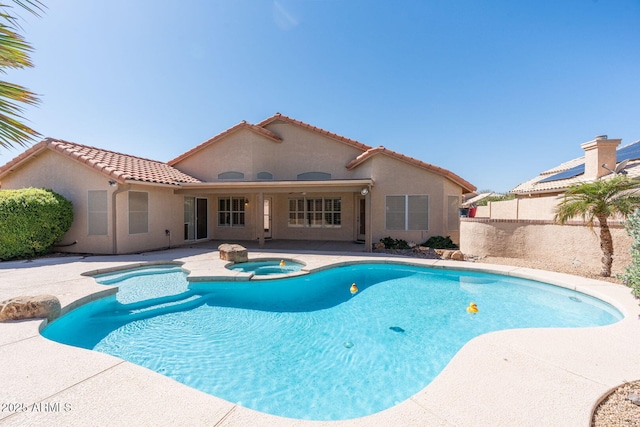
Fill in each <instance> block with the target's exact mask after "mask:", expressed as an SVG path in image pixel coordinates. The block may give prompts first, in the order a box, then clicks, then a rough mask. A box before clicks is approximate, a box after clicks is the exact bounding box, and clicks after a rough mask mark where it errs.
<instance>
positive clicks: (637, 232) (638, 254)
mask: <svg viewBox="0 0 640 427" xmlns="http://www.w3.org/2000/svg"><path fill="white" fill-rule="evenodd" d="M625 227H626V229H627V233H628V234H629V236H631V237H633V243H632V244H631V265H629V266H627V267H626V268H625V273H624V274H622V275H621V276H620V278H621V279H622V281H623V282H624V284H625V285H627V286H629V287H630V288H631V293H632V294H633V295H634V296H635V297H636V298H640V211H635V212H634V213H633V214H631V215H629V216H628V217H627V221H626V222H625Z"/></svg>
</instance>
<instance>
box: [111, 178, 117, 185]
mask: <svg viewBox="0 0 640 427" xmlns="http://www.w3.org/2000/svg"><path fill="white" fill-rule="evenodd" d="M116 184H117V183H116V182H115V181H114V180H113V179H110V180H109V187H115V186H116Z"/></svg>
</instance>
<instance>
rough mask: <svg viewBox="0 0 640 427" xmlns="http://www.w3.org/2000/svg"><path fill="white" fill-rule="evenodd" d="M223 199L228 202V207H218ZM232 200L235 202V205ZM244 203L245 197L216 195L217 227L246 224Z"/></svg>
mask: <svg viewBox="0 0 640 427" xmlns="http://www.w3.org/2000/svg"><path fill="white" fill-rule="evenodd" d="M223 200H224V201H227V202H228V207H229V209H220V202H221V201H223ZM234 202H237V205H236V206H235V207H234ZM246 203H247V199H246V197H231V196H230V197H218V227H224V228H243V227H244V226H245V224H246V209H245V206H246ZM223 215H224V217H223ZM223 218H224V221H221V220H222V219H223Z"/></svg>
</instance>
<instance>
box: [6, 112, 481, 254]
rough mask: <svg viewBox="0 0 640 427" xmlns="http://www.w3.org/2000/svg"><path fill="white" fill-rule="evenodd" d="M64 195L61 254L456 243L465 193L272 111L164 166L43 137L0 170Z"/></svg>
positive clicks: (16, 181) (447, 175)
mask: <svg viewBox="0 0 640 427" xmlns="http://www.w3.org/2000/svg"><path fill="white" fill-rule="evenodd" d="M24 187H44V188H51V189H52V190H54V191H56V192H58V193H60V194H62V195H63V196H65V197H66V198H68V199H69V200H71V201H72V202H73V205H74V215H75V219H74V223H73V225H72V228H71V229H70V230H69V232H68V233H67V234H66V235H65V237H64V239H63V241H62V242H61V245H70V246H62V247H61V248H60V249H61V250H67V251H70V252H88V253H114V254H116V253H131V252H137V251H143V250H150V249H156V248H163V247H168V246H175V245H181V244H186V243H189V242H195V241H201V240H208V239H216V240H224V241H242V240H258V241H259V242H260V243H261V244H263V243H264V241H265V240H267V239H300V240H336V241H354V240H359V241H363V242H364V243H366V246H365V247H366V248H367V249H369V250H370V248H371V246H372V243H373V242H377V241H378V240H379V239H381V238H383V237H386V236H392V237H394V238H398V239H405V240H407V241H415V242H417V243H420V242H423V241H424V240H426V239H428V238H429V237H431V236H434V235H445V236H451V237H452V239H454V240H458V239H459V217H458V208H459V206H460V201H461V198H462V196H463V195H464V194H465V193H469V192H472V191H474V190H475V189H476V188H475V187H474V186H473V185H472V184H470V183H469V182H467V181H465V180H464V179H463V178H461V177H460V176H458V175H456V174H455V173H453V172H451V171H449V170H446V169H443V168H440V167H438V166H435V165H432V164H429V163H425V162H423V161H420V160H417V159H414V158H411V157H408V156H405V155H402V154H400V153H397V152H395V151H392V150H389V149H387V148H384V147H369V146H367V145H365V144H362V143H360V142H358V141H355V140H352V139H349V138H345V137H343V136H340V135H336V134H334V133H331V132H328V131H326V130H323V129H320V128H317V127H315V126H312V125H309V124H306V123H304V122H301V121H299V120H295V119H292V118H290V117H287V116H284V115H282V114H279V113H278V114H275V115H274V116H272V117H269V118H267V119H266V120H264V121H262V122H260V123H257V124H250V123H247V122H245V121H243V122H241V123H239V124H237V125H235V126H233V127H231V128H229V129H227V130H226V131H224V132H222V133H220V134H218V135H216V136H214V137H213V138H211V139H209V140H207V141H205V142H203V143H201V144H200V145H198V146H196V147H194V148H192V149H191V150H189V151H187V152H185V153H183V154H181V155H179V156H178V157H176V158H175V159H173V160H171V161H169V162H167V163H164V162H159V161H154V160H149V159H144V158H140V157H135V156H130V155H126V154H122V153H115V152H112V151H109V150H104V149H100V148H95V147H89V146H85V145H81V144H76V143H71V142H67V141H62V140H57V139H52V138H48V139H45V140H44V141H42V142H40V143H38V144H36V145H34V146H33V147H31V148H29V149H28V150H27V151H25V152H24V153H22V154H21V155H19V156H18V157H16V158H15V159H13V160H11V161H10V162H9V163H7V164H6V165H4V166H2V167H0V188H1V189H16V188H24Z"/></svg>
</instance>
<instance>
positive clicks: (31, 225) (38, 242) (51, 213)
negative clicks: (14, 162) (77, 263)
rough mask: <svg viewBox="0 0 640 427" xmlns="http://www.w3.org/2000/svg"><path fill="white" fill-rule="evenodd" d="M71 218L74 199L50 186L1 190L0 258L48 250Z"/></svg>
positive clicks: (29, 255) (62, 233)
mask: <svg viewBox="0 0 640 427" xmlns="http://www.w3.org/2000/svg"><path fill="white" fill-rule="evenodd" d="M72 222H73V206H72V205H71V202H70V201H68V200H67V199H65V198H64V197H62V196H61V195H59V194H57V193H55V192H53V191H51V190H44V189H40V188H26V189H22V190H0V259H1V260H8V259H12V258H29V257H33V256H36V255H41V254H44V253H46V252H48V251H49V250H51V248H52V247H53V245H54V244H55V243H57V242H58V241H59V240H60V239H61V238H62V236H63V235H64V233H66V232H67V231H68V230H69V228H70V227H71V223H72Z"/></svg>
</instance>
